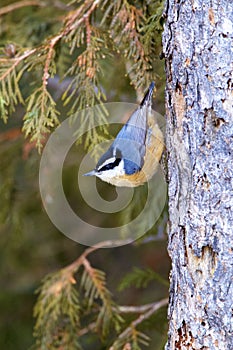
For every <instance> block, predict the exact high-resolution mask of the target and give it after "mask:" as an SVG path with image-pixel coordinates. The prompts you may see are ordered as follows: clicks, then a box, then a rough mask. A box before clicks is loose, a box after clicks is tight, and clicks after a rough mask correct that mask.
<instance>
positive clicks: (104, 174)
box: [95, 159, 125, 181]
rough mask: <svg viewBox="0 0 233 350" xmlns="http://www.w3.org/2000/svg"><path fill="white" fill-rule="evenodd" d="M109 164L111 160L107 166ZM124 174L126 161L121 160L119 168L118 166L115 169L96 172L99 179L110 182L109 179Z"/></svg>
mask: <svg viewBox="0 0 233 350" xmlns="http://www.w3.org/2000/svg"><path fill="white" fill-rule="evenodd" d="M108 163H109V159H108V162H107V163H106V164H108ZM102 166H103V165H101V167H102ZM124 174H125V170H124V161H123V160H121V161H120V163H119V164H118V166H116V167H115V168H114V169H109V170H104V171H100V172H96V174H95V175H96V176H97V177H99V178H100V179H101V180H104V181H108V179H112V178H114V177H117V176H121V175H124Z"/></svg>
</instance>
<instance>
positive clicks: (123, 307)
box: [117, 303, 155, 314]
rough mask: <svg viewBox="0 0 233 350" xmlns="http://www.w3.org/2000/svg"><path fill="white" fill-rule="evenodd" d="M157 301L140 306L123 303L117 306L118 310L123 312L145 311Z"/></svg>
mask: <svg viewBox="0 0 233 350" xmlns="http://www.w3.org/2000/svg"><path fill="white" fill-rule="evenodd" d="M154 304H155V303H150V304H145V305H138V306H131V305H130V306H129V305H121V306H118V307H117V310H118V311H119V312H120V313H122V314H128V313H139V314H141V313H143V312H145V311H147V310H148V309H151V308H152V307H153V306H154Z"/></svg>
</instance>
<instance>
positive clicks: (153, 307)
mask: <svg viewBox="0 0 233 350" xmlns="http://www.w3.org/2000/svg"><path fill="white" fill-rule="evenodd" d="M167 303H168V298H166V299H162V300H160V301H157V302H156V303H153V304H151V307H150V308H149V310H148V311H147V312H145V313H144V314H142V315H140V316H139V317H138V318H136V320H134V321H132V322H131V323H130V325H129V326H128V327H127V328H126V329H125V330H124V331H123V332H122V333H121V334H120V335H119V336H118V339H123V338H125V337H127V336H128V335H129V334H130V333H131V332H132V329H133V328H135V327H137V326H138V325H139V324H140V323H142V322H143V321H145V320H147V319H148V318H150V316H151V315H153V314H154V313H155V312H156V311H157V310H158V309H160V308H161V307H163V306H165V305H167ZM113 346H114V344H113V345H112V346H111V347H110V348H109V350H114V347H113Z"/></svg>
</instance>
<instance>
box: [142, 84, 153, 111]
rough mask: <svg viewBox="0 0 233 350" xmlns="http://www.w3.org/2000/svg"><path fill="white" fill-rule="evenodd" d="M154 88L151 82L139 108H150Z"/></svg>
mask: <svg viewBox="0 0 233 350" xmlns="http://www.w3.org/2000/svg"><path fill="white" fill-rule="evenodd" d="M154 87H155V83H154V82H153V81H152V83H151V84H150V86H149V89H148V90H147V92H146V94H145V96H144V98H143V100H142V102H141V103H140V107H144V106H147V107H149V106H151V103H152V95H153V90H154Z"/></svg>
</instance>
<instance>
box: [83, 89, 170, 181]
mask: <svg viewBox="0 0 233 350" xmlns="http://www.w3.org/2000/svg"><path fill="white" fill-rule="evenodd" d="M154 87H155V83H154V82H152V83H151V84H150V86H149V88H148V90H147V92H146V93H145V96H144V98H143V100H142V102H141V103H140V105H139V106H138V108H137V109H136V110H135V111H134V112H133V113H132V115H131V116H130V117H129V119H128V121H127V122H126V124H124V126H123V127H122V129H121V130H120V131H119V133H118V134H117V136H116V138H115V140H114V141H113V143H112V144H111V146H110V147H109V149H108V150H107V151H106V152H105V153H104V154H103V155H102V156H101V157H100V159H99V161H98V162H97V164H96V167H95V169H94V170H92V171H90V172H88V173H86V174H84V176H96V177H98V178H100V179H101V180H103V181H105V182H108V183H110V184H112V185H114V186H119V187H137V186H140V185H143V184H144V183H145V182H148V181H149V180H150V179H151V178H152V176H153V175H154V174H155V172H156V170H157V168H158V165H159V161H160V159H161V157H162V153H163V150H164V138H163V133H162V131H161V130H160V128H159V126H158V124H157V121H156V118H155V116H154V115H153V113H152V95H153V90H154Z"/></svg>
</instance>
